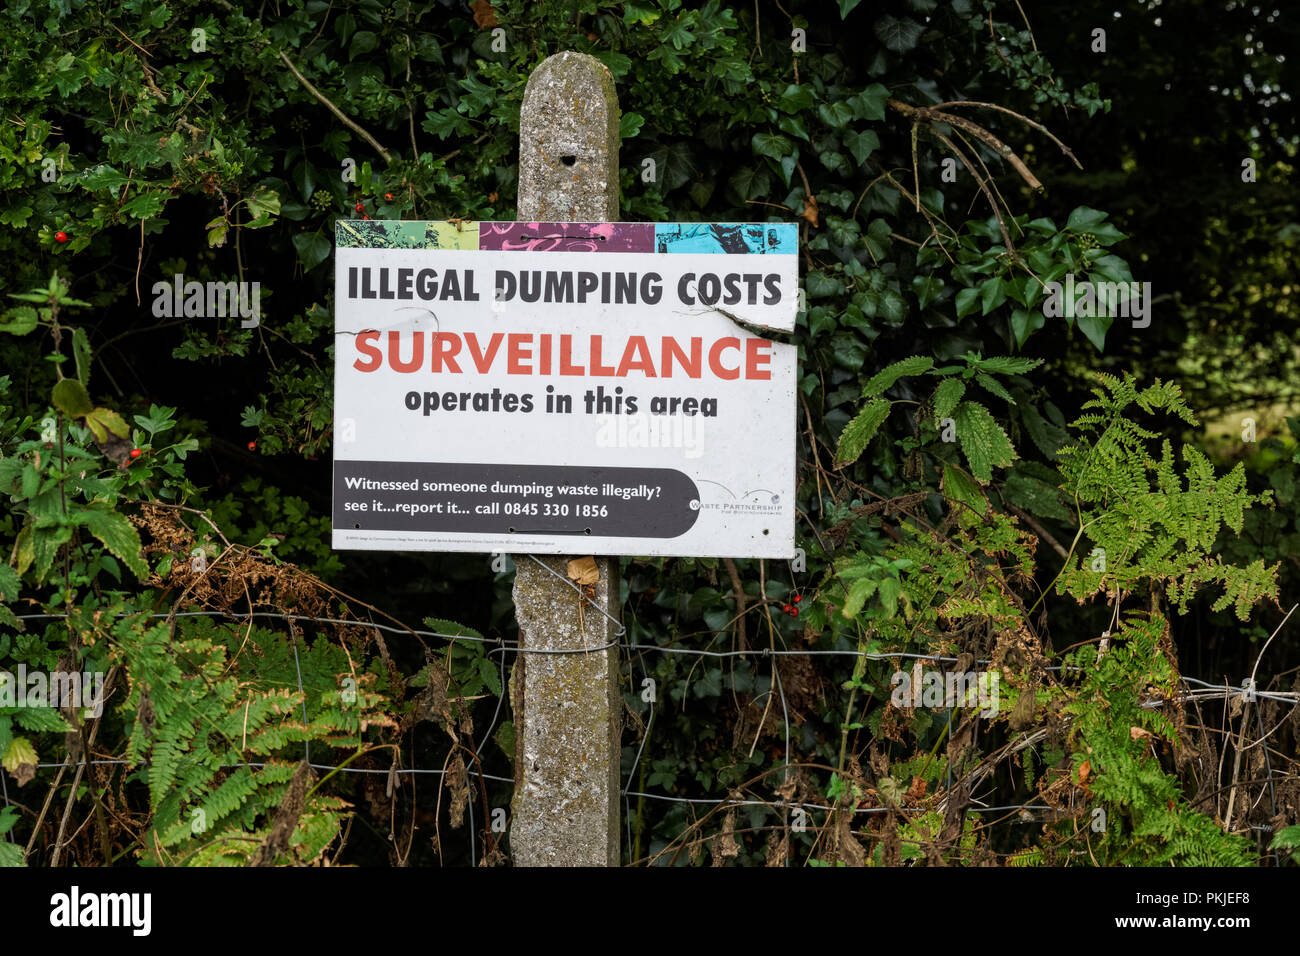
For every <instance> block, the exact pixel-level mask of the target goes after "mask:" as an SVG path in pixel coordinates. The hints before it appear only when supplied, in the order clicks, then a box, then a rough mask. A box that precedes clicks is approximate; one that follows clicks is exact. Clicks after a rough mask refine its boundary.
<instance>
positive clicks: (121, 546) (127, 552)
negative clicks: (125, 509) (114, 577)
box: [76, 506, 149, 578]
mask: <svg viewBox="0 0 1300 956" xmlns="http://www.w3.org/2000/svg"><path fill="white" fill-rule="evenodd" d="M76 520H77V522H78V523H79V524H84V525H85V526H86V530H88V531H89V532H90V533H91V534H93V535H94V536H95V537H96V538H98V539H99V540H100V541H101V542H102V543H103V545H104V547H105V548H107V549H108V550H109V551H110V552H111V553H112V554H114V555H115V556H116V557H117V559H118V560H119V561H121V562H122V563H123V564H125V565H126V566H127V567H128V568H130V569H131V571H132V572H133V573H134V574H135V575H136V577H139V578H145V577H148V575H149V566H148V565H147V564H145V561H144V559H143V558H142V557H140V549H141V544H140V533H139V532H138V531H136V530H135V526H134V525H133V524H131V522H130V521H128V520H127V519H126V516H125V515H121V514H118V513H117V512H116V511H111V510H109V509H108V508H97V507H94V506H91V507H89V508H85V509H83V510H82V511H80V512H79V513H78V514H77V516H76Z"/></svg>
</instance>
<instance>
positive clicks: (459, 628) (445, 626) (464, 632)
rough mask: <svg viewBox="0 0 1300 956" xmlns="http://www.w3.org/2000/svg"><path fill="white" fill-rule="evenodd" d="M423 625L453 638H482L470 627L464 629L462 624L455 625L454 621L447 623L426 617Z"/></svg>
mask: <svg viewBox="0 0 1300 956" xmlns="http://www.w3.org/2000/svg"><path fill="white" fill-rule="evenodd" d="M424 624H425V626H426V627H429V628H431V629H433V630H434V631H436V632H437V633H439V634H449V635H451V636H453V637H482V636H483V635H482V634H480V633H479V632H478V631H476V630H474V628H472V627H466V626H465V625H464V624H457V623H456V622H455V621H448V620H445V619H443V618H440V617H426V618H425V619H424Z"/></svg>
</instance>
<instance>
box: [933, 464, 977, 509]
mask: <svg viewBox="0 0 1300 956" xmlns="http://www.w3.org/2000/svg"><path fill="white" fill-rule="evenodd" d="M939 487H940V489H941V490H942V491H943V494H944V497H945V498H947V499H948V500H949V501H962V502H965V503H966V504H968V505H970V506H971V507H972V508H974V509H975V510H976V511H977V512H979V513H980V514H984V512H985V511H987V510H988V507H989V501H988V498H986V497H985V496H984V492H983V491H981V490H980V486H979V485H978V484H976V483H975V482H974V481H973V480H971V477H970V475H968V474H966V472H964V471H962V470H961V469H960V468H958V467H957V466H956V465H952V464H949V463H945V464H944V466H943V481H942V483H941V484H940V486H939Z"/></svg>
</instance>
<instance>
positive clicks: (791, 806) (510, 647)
mask: <svg viewBox="0 0 1300 956" xmlns="http://www.w3.org/2000/svg"><path fill="white" fill-rule="evenodd" d="M529 557H530V558H532V556H531V555H529ZM532 560H534V561H536V562H537V563H538V564H539V565H541V566H542V567H544V568H546V570H547V571H549V572H550V573H551V574H552V575H554V576H555V577H556V578H558V579H560V580H561V581H564V583H565V584H567V585H569V586H570V587H572V588H573V589H574V590H575V591H576V592H577V593H578V594H579V595H581V596H583V597H584V598H585V597H586V596H585V595H583V592H582V591H581V589H580V588H579V587H578V586H577V585H576V584H574V582H572V581H570V580H568V579H567V578H564V577H563V576H561V575H559V574H557V573H556V572H555V571H554V570H552V569H551V568H549V567H547V566H546V565H545V564H543V563H542V562H541V561H538V560H537V559H536V558H532ZM586 603H587V604H589V605H591V606H593V607H596V608H597V610H599V611H600V613H601V614H604V616H605V617H607V618H609V620H610V622H611V623H612V624H613V625H614V635H613V639H612V640H611V641H609V642H608V643H605V644H601V645H596V646H593V647H583V648H575V649H562V650H551V649H540V648H528V647H523V646H521V645H520V643H519V642H518V641H515V640H508V639H504V638H492V637H483V636H480V635H467V634H451V633H446V632H440V631H431V630H422V629H419V628H408V627H396V626H393V625H387V624H380V623H377V622H374V621H361V620H356V619H343V618H332V617H315V616H304V615H299V614H289V613H284V612H277V611H253V612H251V613H249V612H245V613H239V612H235V611H219V610H208V611H180V612H175V613H156V614H150V615H146V617H148V618H153V619H164V618H166V619H175V618H180V617H222V618H229V619H231V620H235V621H251V620H258V619H262V620H282V621H286V622H288V623H289V624H290V625H291V626H292V625H293V624H295V623H312V624H332V625H342V626H348V627H361V628H366V629H372V630H375V631H380V632H387V633H391V634H399V635H415V636H419V637H430V638H438V639H443V640H449V641H469V642H474V643H481V644H484V645H492V647H491V649H490V650H489V651H488V652H487V653H488V655H489V656H494V655H500V660H499V662H498V663H499V668H500V680H501V685H502V686H503V687H504V686H505V683H506V674H505V667H506V656H507V655H508V654H559V655H572V654H589V653H593V652H596V651H602V650H609V649H611V648H614V647H617V648H619V649H620V651H626V652H629V654H631V653H638V654H639V653H658V654H671V655H685V656H690V657H699V658H713V659H735V658H755V659H760V660H761V659H770V658H778V657H852V658H865V659H868V660H913V661H927V662H930V663H956V662H958V658H956V657H952V656H945V655H938V654H918V653H911V652H868V651H860V650H853V649H847V648H846V649H829V650H827V649H806V650H790V649H784V648H782V649H775V648H771V647H768V648H755V649H741V650H727V651H715V650H705V649H697V648H686V647H671V646H665V645H660V644H644V643H632V642H628V641H624V640H622V638H624V637H625V636H626V635H627V630H626V628H625V627H624V626H623V624H622V622H621V621H618V620H617V619H615V618H614V617H612V616H611V615H609V614H608V613H607V612H606V611H605V610H604V609H603V608H599V607H598V606H596V605H595V604H594V603H593V602H591V601H589V600H588V601H586ZM1292 610H1293V611H1294V608H1293V609H1292ZM67 616H68V615H67V614H20V615H17V617H18V618H19V619H22V620H43V619H44V620H51V619H64V618H66V617H67ZM1287 617H1288V618H1289V617H1290V614H1288V615H1287ZM1283 623H1285V620H1284V621H1283ZM1279 627H1280V626H1279ZM291 643H292V647H293V652H294V663H295V669H296V670H297V679H298V691H299V693H301V694H302V695H303V719H304V722H305V721H306V719H307V712H306V692H305V690H304V688H303V683H302V669H301V664H300V663H299V660H298V649H297V642H296V641H293V642H291ZM629 663H630V662H629ZM973 663H976V664H987V663H990V660H989V659H987V658H981V659H978V660H976V661H974V662H973ZM1045 669H1046V670H1049V671H1062V670H1079V668H1069V667H1064V666H1052V667H1047V668H1045ZM647 676H648V675H647ZM772 678H773V681H772V684H773V686H774V687H775V688H776V691H777V696H778V699H779V700H780V702H781V711H782V722H783V726H784V730H785V734H784V736H785V767H784V772H785V773H786V774H788V773H789V771H790V769H791V768H792V767H793V766H794V764H793V763H792V762H791V759H790V739H791V737H790V713H789V708H788V705H787V702H786V698H785V691H784V688H783V687H782V685H781V677H780V673H779V670H778V669H777V667H776V666H775V663H774V665H773V667H772ZM1180 679H1181V680H1182V682H1183V683H1184V684H1186V685H1188V686H1189V688H1190V689H1189V690H1187V691H1186V692H1184V693H1182V694H1180V695H1178V696H1177V697H1176V698H1175V700H1174V702H1175V703H1179V704H1182V703H1189V702H1200V701H1207V700H1223V701H1231V700H1233V699H1238V700H1241V701H1243V702H1249V701H1254V700H1270V701H1274V702H1278V703H1283V704H1290V705H1291V706H1292V707H1294V706H1295V705H1296V704H1297V703H1298V702H1300V693H1297V692H1278V691H1261V690H1258V689H1257V688H1256V686H1255V676H1254V675H1252V676H1251V677H1249V678H1246V679H1245V680H1243V681H1241V683H1240V684H1238V685H1236V686H1233V685H1232V684H1230V683H1226V682H1225V683H1223V684H1215V683H1211V682H1208V681H1204V680H1200V679H1198V678H1194V677H1181V678H1180ZM767 693H768V694H770V693H771V690H770V689H769V690H768V691H767ZM505 696H506V695H505V694H504V693H502V694H501V695H499V697H498V700H497V707H496V711H495V712H494V714H493V717H492V720H491V722H490V723H489V725H488V730H487V732H486V733H485V734H484V735H483V736H482V738H481V739H483V740H490V739H491V737H492V732H493V730H494V729H495V728H496V726H497V721H498V720H499V719H500V716H501V709H502V706H503V704H504V701H505ZM758 699H759V700H761V699H762V698H761V697H760V698H758ZM648 703H649V716H648V717H647V719H646V721H645V728H646V732H645V733H643V734H642V737H641V741H640V744H639V746H638V748H637V752H636V756H635V758H634V759H633V762H632V766H631V769H630V770H629V771H628V774H627V777H626V778H625V780H624V782H623V785H622V787H621V789H620V794H619V795H620V797H621V798H622V799H623V801H624V814H623V816H624V820H625V822H627V824H628V832H627V834H626V836H627V849H628V853H629V858H630V857H631V853H632V845H633V844H632V836H631V829H630V817H631V811H630V803H629V801H630V799H631V798H637V799H647V800H656V801H662V802H668V803H675V804H683V805H688V806H692V807H711V808H720V807H726V808H728V809H730V808H738V807H748V806H758V807H767V808H769V809H771V810H774V811H777V812H781V813H786V812H789V811H792V810H796V809H798V810H802V811H804V812H808V811H817V812H826V813H830V812H832V811H838V812H844V811H845V808H843V807H839V808H837V807H832V806H829V805H825V804H818V803H809V802H799V803H791V802H787V801H784V800H778V801H765V800H746V799H740V798H736V797H681V796H675V795H673V794H666V793H649V792H643V791H639V790H632V789H631V784H632V780H633V779H635V776H636V772H637V769H638V767H639V766H640V762H641V758H642V756H643V752H644V748H645V744H646V741H647V740H648V739H649V736H650V734H649V728H650V727H651V726H652V724H653V721H654V713H655V706H656V701H655V698H653V697H652V698H651V699H650V700H649V701H648ZM755 703H757V700H756V701H755ZM1164 704H1165V701H1164V700H1161V699H1154V698H1150V699H1147V700H1144V701H1143V702H1142V706H1143V707H1144V708H1157V707H1162V706H1164ZM1256 716H1257V717H1258V718H1259V720H1260V724H1259V730H1260V738H1259V739H1258V740H1256V741H1253V742H1252V744H1251V746H1252V747H1253V746H1258V745H1259V744H1260V743H1262V742H1263V741H1264V740H1266V739H1267V738H1268V737H1269V736H1271V735H1272V734H1273V733H1276V732H1277V730H1278V729H1280V728H1281V727H1282V725H1283V724H1284V723H1285V721H1283V720H1279V721H1278V722H1277V723H1276V724H1275V726H1274V727H1273V730H1272V731H1268V732H1267V733H1266V732H1265V731H1264V727H1263V722H1262V715H1261V714H1260V712H1259V710H1258V709H1256ZM949 728H950V729H951V710H950V709H949ZM1239 749H1248V748H1241V747H1240V746H1239ZM1264 754H1265V759H1266V761H1267V760H1268V747H1267V746H1265V747H1264ZM304 760H306V762H307V763H308V764H309V765H310V766H311V768H312V769H313V770H320V771H325V772H330V773H343V774H373V775H384V776H387V777H392V776H433V777H439V778H440V777H443V776H445V775H447V774H449V773H451V772H452V771H449V770H443V769H432V768H418V767H408V768H397V767H393V768H390V769H373V768H362V767H350V766H339V765H334V764H325V763H312V761H311V748H310V742H305V744H304ZM78 764H80V765H82V766H109V765H117V766H121V765H130V764H131V762H130V761H127V760H122V759H89V754H86V755H83V757H82V759H81V760H79V761H73V760H72V759H71V755H70V756H69V759H68V760H64V761H61V762H48V763H38V764H37V765H36V767H37V769H57V768H60V767H72V766H76V765H78ZM264 766H266V764H265V763H238V764H230V765H228V766H226V767H223V769H227V770H234V769H238V768H240V767H248V768H260V767H264ZM951 769H952V768H951V765H949V767H948V771H949V776H948V792H951V791H952V778H951ZM466 772H467V773H468V774H469V775H470V776H473V777H475V778H477V779H479V780H480V781H483V782H488V781H491V782H493V783H501V784H510V785H514V784H515V783H516V781H515V779H514V778H511V777H502V776H498V775H494V774H489V773H485V772H484V771H483V770H482V768H481V766H477V767H475V768H474V769H472V770H471V769H468V768H467V770H466ZM1272 777H1273V774H1272V769H1271V765H1270V767H1269V785H1270V793H1271V788H1272ZM4 778H5V774H4V773H3V772H0V797H2V798H3V799H4V802H5V806H6V807H8V806H10V805H11V804H10V798H9V791H8V786H7V784H6V783H5V779H4ZM466 805H467V810H468V814H469V826H468V828H467V835H468V839H469V852H470V862H471V864H476V863H477V860H478V853H479V847H478V843H477V832H476V826H475V822H474V801H472V800H469V801H466ZM933 809H934V808H933V807H930V808H927V807H914V806H900V807H897V808H894V807H883V806H882V807H856V808H851V809H850V812H851V813H853V814H855V815H871V814H878V813H887V812H890V811H891V810H893V811H895V812H901V813H921V812H926V811H929V810H933ZM966 812H968V813H977V814H991V813H1003V814H1006V815H1007V819H1009V820H1013V821H1016V822H1022V823H1031V822H1035V821H1036V820H1038V819H1039V818H1038V817H1036V816H1034V814H1036V813H1057V812H1059V808H1057V807H1053V806H1050V805H1048V804H1042V803H1024V804H1016V805H1011V806H984V805H982V804H981V803H980V801H979V800H978V799H975V798H973V797H972V802H971V804H970V805H969V806H967V807H966ZM1250 829H1251V830H1255V831H1263V832H1271V831H1272V829H1273V827H1272V826H1270V825H1254V826H1251V827H1250ZM5 837H6V840H9V841H10V842H12V837H11V836H10V834H8V833H6V835H5Z"/></svg>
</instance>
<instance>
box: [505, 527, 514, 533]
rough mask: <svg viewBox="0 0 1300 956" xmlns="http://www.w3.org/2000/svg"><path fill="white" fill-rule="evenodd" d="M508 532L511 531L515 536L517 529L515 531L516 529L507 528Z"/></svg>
mask: <svg viewBox="0 0 1300 956" xmlns="http://www.w3.org/2000/svg"><path fill="white" fill-rule="evenodd" d="M506 530H507V531H509V532H510V533H511V534H514V533H515V529H514V528H506Z"/></svg>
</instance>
